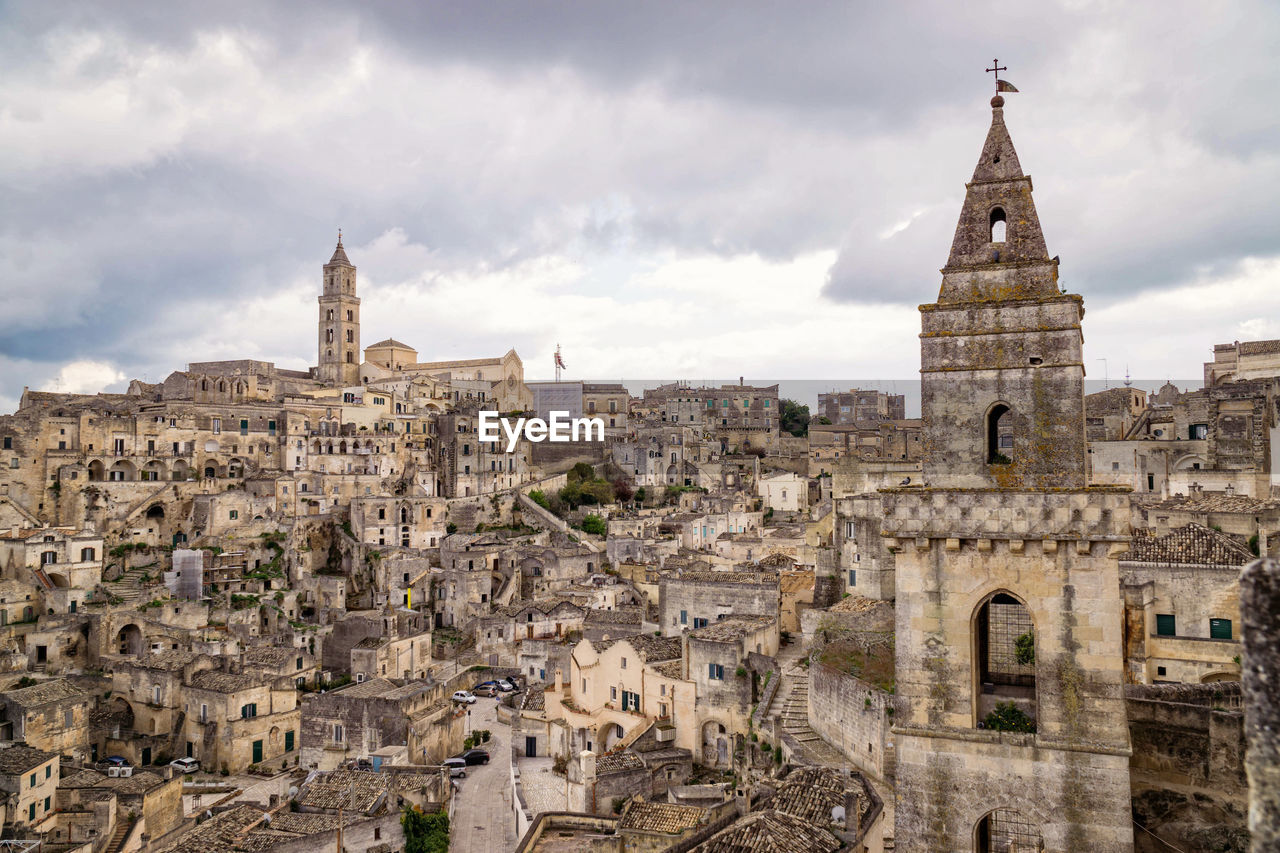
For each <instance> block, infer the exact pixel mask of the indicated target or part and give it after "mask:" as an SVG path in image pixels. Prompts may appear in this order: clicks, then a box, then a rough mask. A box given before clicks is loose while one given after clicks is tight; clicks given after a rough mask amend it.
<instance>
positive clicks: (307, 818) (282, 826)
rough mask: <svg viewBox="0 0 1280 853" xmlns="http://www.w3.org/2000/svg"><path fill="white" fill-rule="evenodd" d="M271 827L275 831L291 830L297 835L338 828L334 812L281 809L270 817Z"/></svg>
mask: <svg viewBox="0 0 1280 853" xmlns="http://www.w3.org/2000/svg"><path fill="white" fill-rule="evenodd" d="M271 828H272V829H274V830H276V831H277V832H293V833H296V834H298V835H311V834H312V833H316V832H328V831H329V830H331V829H337V828H338V816H337V815H336V814H316V813H314V812H286V811H282V812H280V813H279V814H276V815H275V816H273V817H272V818H271Z"/></svg>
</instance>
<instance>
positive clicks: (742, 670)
mask: <svg viewBox="0 0 1280 853" xmlns="http://www.w3.org/2000/svg"><path fill="white" fill-rule="evenodd" d="M734 675H736V676H738V677H739V678H746V677H747V668H746V667H745V666H740V667H738V669H737V671H735V672H734Z"/></svg>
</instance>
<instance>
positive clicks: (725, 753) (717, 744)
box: [702, 720, 729, 767]
mask: <svg viewBox="0 0 1280 853" xmlns="http://www.w3.org/2000/svg"><path fill="white" fill-rule="evenodd" d="M702 763H703V764H706V765H708V766H711V767H728V766H729V732H728V730H727V729H725V727H724V724H723V723H719V722H716V721H715V720H707V722H705V723H703V724H702Z"/></svg>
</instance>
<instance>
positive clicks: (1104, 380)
mask: <svg viewBox="0 0 1280 853" xmlns="http://www.w3.org/2000/svg"><path fill="white" fill-rule="evenodd" d="M1094 361H1100V362H1102V387H1103V388H1104V389H1109V388H1110V387H1111V383H1110V382H1109V381H1108V378H1107V360H1106V359H1105V358H1095V359H1094Z"/></svg>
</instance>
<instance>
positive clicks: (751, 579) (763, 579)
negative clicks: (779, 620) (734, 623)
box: [658, 570, 781, 636]
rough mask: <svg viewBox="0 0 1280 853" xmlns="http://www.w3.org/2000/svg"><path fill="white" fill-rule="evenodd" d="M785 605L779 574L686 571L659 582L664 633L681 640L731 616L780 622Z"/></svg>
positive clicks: (659, 598)
mask: <svg viewBox="0 0 1280 853" xmlns="http://www.w3.org/2000/svg"><path fill="white" fill-rule="evenodd" d="M780 602H781V591H780V576H779V574H778V572H776V571H768V570H764V571H759V572H747V571H732V572H718V571H697V570H694V571H683V572H679V573H671V574H667V575H664V576H663V577H662V580H661V581H659V593H658V616H659V625H660V627H661V630H662V633H664V634H666V635H667V636H678V635H679V634H680V633H681V632H683V631H687V630H690V629H697V628H704V627H706V626H707V625H710V624H711V623H713V622H716V621H718V620H720V619H725V618H728V617H730V616H768V617H770V618H776V617H777V614H778V609H779V606H780Z"/></svg>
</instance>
